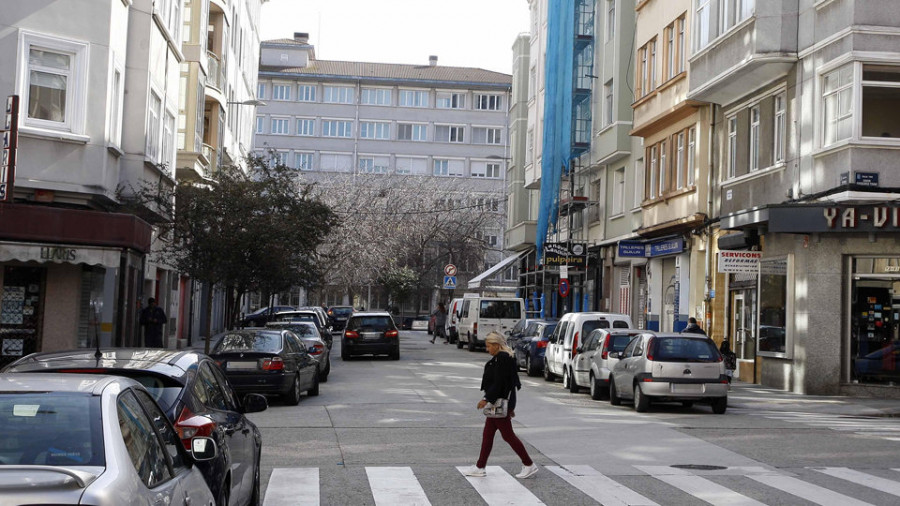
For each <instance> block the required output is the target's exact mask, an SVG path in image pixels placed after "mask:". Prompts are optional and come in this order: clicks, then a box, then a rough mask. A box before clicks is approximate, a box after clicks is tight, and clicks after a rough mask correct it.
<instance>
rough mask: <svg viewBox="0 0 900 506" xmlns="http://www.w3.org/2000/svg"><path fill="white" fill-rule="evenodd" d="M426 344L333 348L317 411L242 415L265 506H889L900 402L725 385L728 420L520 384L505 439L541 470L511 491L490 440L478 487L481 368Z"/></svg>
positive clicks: (507, 460)
mask: <svg viewBox="0 0 900 506" xmlns="http://www.w3.org/2000/svg"><path fill="white" fill-rule="evenodd" d="M428 339H430V336H428V335H427V334H426V333H425V332H419V331H417V332H410V331H404V332H403V333H402V334H401V358H400V360H399V361H392V360H389V359H387V358H386V357H378V358H371V357H362V358H355V359H353V360H350V361H347V362H344V361H342V360H341V359H340V358H339V357H340V349H339V347H340V343H339V339H337V338H336V340H335V348H334V350H333V352H332V357H333V359H332V360H333V361H332V371H331V375H330V376H329V379H328V382H327V383H324V384H322V385H321V389H320V390H321V393H320V395H319V396H318V397H304V398H303V399H302V400H301V402H300V404H299V405H298V406H284V405H282V404H281V403H280V402H279V401H278V400H275V399H273V400H272V401H271V404H270V407H269V409H268V410H267V411H264V412H262V413H256V414H253V415H251V418H252V419H253V421H254V422H255V423H256V424H257V425H258V426H259V428H260V430H261V431H262V433H263V456H262V459H263V470H262V482H263V486H264V491H263V492H264V495H265V504H266V505H267V506H280V505H288V504H293V505H296V504H335V505H338V504H340V505H345V504H353V505H355V504H361V505H369V504H435V505H439V504H440V505H445V504H446V505H457V504H459V505H470V504H550V505H556V504H565V505H573V504H598V503H602V504H660V505H688V504H716V505H738V504H741V505H742V504H790V505H807V504H834V505H840V506H845V505H851V504H884V505H897V504H900V418H896V417H895V418H892V417H889V416H887V415H897V414H900V406H898V403H897V402H896V401H893V402H891V401H885V402H882V401H871V402H868V403H866V402H855V401H854V400H852V399H850V400H847V399H840V398H813V397H804V396H794V395H790V394H783V393H780V392H773V391H770V390H766V389H762V388H758V387H755V386H753V385H735V386H734V387H733V390H732V392H731V394H730V396H729V409H728V411H727V412H726V413H725V414H724V415H714V414H712V412H711V410H710V408H709V406H706V405H695V406H694V407H691V408H685V407H682V406H681V405H676V404H671V405H665V404H663V405H653V406H652V407H651V410H650V411H649V412H647V413H636V412H635V411H634V410H633V409H632V407H631V405H629V404H624V405H622V406H618V407H616V406H611V405H610V404H609V403H608V402H606V401H593V400H591V399H590V397H589V395H587V392H586V391H583V392H582V393H581V394H571V393H569V392H568V391H566V390H564V389H563V388H562V386H561V384H560V383H558V382H557V383H547V382H545V381H544V380H543V378H530V377H528V376H526V375H525V373H524V372H521V373H520V378H521V380H522V383H523V388H522V390H521V391H520V392H519V401H518V403H519V406H518V408H517V409H516V415H517V416H516V418H515V419H514V427H515V430H516V433H517V434H518V435H519V437H520V438H521V439H522V440H523V441H524V442H525V445H526V448H527V449H528V451H529V453H530V455H531V456H532V458H533V459H534V461H535V462H536V463H537V464H538V465H539V466H540V467H541V470H540V472H539V473H538V474H537V475H536V476H535V477H534V478H532V479H528V480H516V479H515V478H513V477H512V475H514V474H515V473H517V472H518V471H519V469H520V467H521V463H520V462H519V460H518V458H517V457H516V456H515V454H514V453H513V452H512V451H511V450H510V449H509V447H508V446H507V445H506V444H505V443H504V442H503V441H502V439H501V438H500V437H499V435H498V436H497V437H496V441H495V444H494V450H493V453H492V455H491V459H490V461H489V462H488V466H489V469H488V477H487V478H466V477H465V476H463V474H462V473H461V472H460V471H459V470H458V469H457V467H460V466H469V465H472V464H473V463H474V461H475V459H476V458H477V456H478V451H479V448H480V440H481V428H482V426H483V423H484V419H483V417H482V415H481V414H480V412H479V411H477V410H476V409H475V404H476V403H477V402H478V400H479V399H480V398H481V395H480V392H479V390H478V387H479V383H480V379H481V372H482V367H483V365H484V363H485V362H486V361H487V359H488V355H487V354H486V353H484V352H476V353H471V352H469V351H466V350H458V349H457V348H456V347H455V346H452V345H445V344H440V343H437V344H431V343H430V342H429V341H428ZM490 466H499V468H493V467H490ZM273 471H274V472H273ZM860 473H862V474H860ZM854 501H859V502H854Z"/></svg>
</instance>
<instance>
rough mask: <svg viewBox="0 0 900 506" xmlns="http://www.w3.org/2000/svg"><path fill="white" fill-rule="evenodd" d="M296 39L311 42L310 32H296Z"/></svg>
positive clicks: (302, 42) (305, 42) (303, 42)
mask: <svg viewBox="0 0 900 506" xmlns="http://www.w3.org/2000/svg"><path fill="white" fill-rule="evenodd" d="M294 41H295V42H299V43H301V44H307V43H309V33H307V32H294Z"/></svg>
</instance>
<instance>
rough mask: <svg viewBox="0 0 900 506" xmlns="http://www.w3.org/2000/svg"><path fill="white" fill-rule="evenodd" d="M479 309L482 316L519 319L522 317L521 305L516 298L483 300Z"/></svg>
mask: <svg viewBox="0 0 900 506" xmlns="http://www.w3.org/2000/svg"><path fill="white" fill-rule="evenodd" d="M480 310H481V315H480V316H481V317H482V318H507V319H519V318H521V317H522V305H521V304H519V301H517V300H483V301H481V307H480Z"/></svg>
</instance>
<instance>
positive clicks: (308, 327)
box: [267, 323, 319, 337]
mask: <svg viewBox="0 0 900 506" xmlns="http://www.w3.org/2000/svg"><path fill="white" fill-rule="evenodd" d="M267 327H275V328H279V329H284V330H290V331H291V332H293V333H294V334H297V337H319V331H318V330H316V326H315V325H312V324H309V323H293V324H288V325H267Z"/></svg>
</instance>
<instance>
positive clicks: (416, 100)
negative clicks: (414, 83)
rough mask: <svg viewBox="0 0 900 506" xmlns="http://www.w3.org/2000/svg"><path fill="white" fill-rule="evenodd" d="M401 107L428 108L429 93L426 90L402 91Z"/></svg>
mask: <svg viewBox="0 0 900 506" xmlns="http://www.w3.org/2000/svg"><path fill="white" fill-rule="evenodd" d="M400 106H401V107H428V92H427V91H424V90H400Z"/></svg>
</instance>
